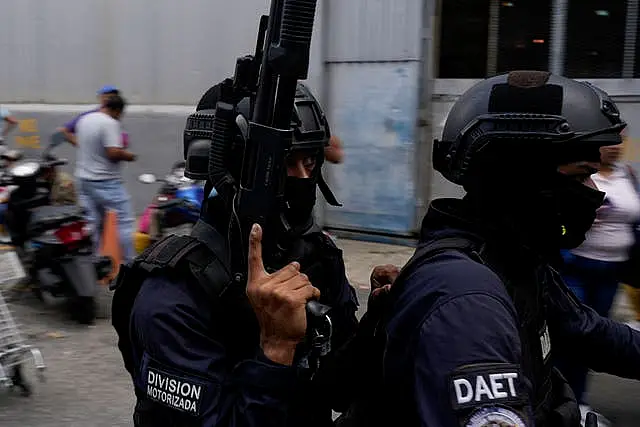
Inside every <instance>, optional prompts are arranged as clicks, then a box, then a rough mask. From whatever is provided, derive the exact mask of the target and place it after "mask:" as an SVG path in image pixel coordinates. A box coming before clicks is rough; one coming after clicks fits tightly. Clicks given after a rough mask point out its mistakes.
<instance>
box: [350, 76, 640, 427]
mask: <svg viewBox="0 0 640 427" xmlns="http://www.w3.org/2000/svg"><path fill="white" fill-rule="evenodd" d="M624 127H625V124H624V123H623V122H622V120H621V118H620V114H619V112H618V110H617V108H616V106H615V104H614V103H613V102H612V101H611V99H610V98H609V97H608V96H607V94H606V93H604V92H603V91H601V90H599V89H597V88H595V87H593V86H591V85H589V84H587V83H580V82H577V81H574V80H571V79H567V78H564V77H561V76H557V75H553V74H550V73H547V72H537V71H516V72H511V73H509V74H504V75H499V76H496V77H492V78H489V79H487V80H485V81H483V82H480V83H479V84H477V85H476V86H474V87H473V88H471V89H470V90H469V91H467V92H466V93H465V94H464V95H462V96H461V97H460V98H459V99H458V101H457V102H456V103H455V105H454V106H453V108H452V110H451V112H450V113H449V116H448V118H447V121H446V124H445V127H444V131H443V140H442V141H436V142H435V146H434V160H433V161H434V166H435V168H436V170H438V171H439V172H441V173H442V174H443V175H444V176H445V177H446V178H447V179H448V180H449V181H451V182H453V183H456V184H460V185H462V186H463V187H464V189H465V190H466V195H465V197H464V198H463V199H438V200H435V201H434V202H433V203H432V204H431V206H430V208H429V210H428V212H427V214H426V216H425V218H424V220H423V224H422V231H421V235H420V242H419V245H418V248H417V249H416V253H415V254H414V256H413V257H412V259H411V260H410V261H409V262H408V263H407V265H405V267H404V268H403V269H402V271H401V273H400V275H399V276H398V278H397V279H396V281H395V283H394V284H393V287H392V288H391V291H390V295H389V296H390V301H389V304H390V305H389V306H388V308H387V312H386V317H385V318H384V328H382V329H383V330H384V332H385V344H384V345H385V347H384V348H385V350H384V358H382V359H381V363H382V365H381V366H382V370H381V371H382V379H381V384H382V386H381V389H380V390H379V391H380V393H379V395H378V396H377V397H378V398H379V399H381V400H380V401H381V402H386V405H380V403H377V404H376V405H372V406H377V407H381V406H386V408H387V411H384V412H386V415H387V419H386V420H384V421H382V425H402V426H438V427H453V426H469V427H476V426H488V425H492V426H493V425H496V426H498V425H499V426H516V427H521V426H534V425H535V426H536V427H540V426H554V427H562V426H571V427H577V426H579V425H580V415H579V411H578V405H577V403H576V401H575V397H574V396H573V394H572V392H571V390H570V389H569V387H568V386H567V384H566V381H565V380H564V378H563V377H562V375H561V373H560V372H559V371H558V370H557V369H556V368H554V360H555V357H557V356H563V357H566V358H568V360H578V359H579V360H581V361H585V362H586V364H587V365H588V366H589V367H590V368H592V369H594V370H596V371H601V372H607V373H610V374H614V375H618V376H623V377H629V378H635V379H640V334H638V332H635V331H633V330H632V329H630V328H629V327H627V326H625V325H622V324H619V323H616V322H614V321H612V320H609V319H605V318H602V317H600V316H599V315H598V314H596V312H595V311H593V310H592V309H590V308H589V307H586V306H584V305H582V304H580V302H578V300H577V299H576V298H575V296H574V295H573V294H572V293H571V292H570V291H569V290H568V288H567V287H566V286H565V284H564V283H563V282H562V279H561V278H560V277H559V275H558V274H557V272H556V270H554V268H553V267H552V265H554V263H555V262H556V261H557V259H558V256H559V249H560V248H573V247H576V246H578V245H579V244H580V243H581V242H582V241H583V239H584V235H585V233H586V232H587V231H588V230H589V228H590V226H591V224H592V222H593V220H594V218H595V212H596V210H597V209H598V207H599V206H600V204H601V203H602V201H603V198H604V194H603V193H601V192H599V191H598V190H597V189H595V186H593V185H592V182H591V180H590V175H591V174H592V173H594V172H595V171H596V170H597V167H598V166H599V164H598V162H599V156H600V154H599V147H600V146H604V145H615V144H619V143H620V142H621V138H620V131H621V130H622V129H623V128H624ZM372 413H374V412H373V411H372ZM377 420H383V418H382V417H378V418H377ZM361 425H380V423H377V422H376V419H373V420H370V422H369V423H368V424H361Z"/></svg>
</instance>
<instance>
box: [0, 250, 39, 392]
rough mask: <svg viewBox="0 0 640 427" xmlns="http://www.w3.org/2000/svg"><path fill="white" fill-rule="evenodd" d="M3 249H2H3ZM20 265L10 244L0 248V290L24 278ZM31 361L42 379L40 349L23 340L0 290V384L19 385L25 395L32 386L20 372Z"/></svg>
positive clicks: (16, 386) (13, 386) (1, 385)
mask: <svg viewBox="0 0 640 427" xmlns="http://www.w3.org/2000/svg"><path fill="white" fill-rule="evenodd" d="M2 250H4V251H2ZM24 276H25V272H24V269H23V268H22V264H21V263H20V260H19V258H18V256H17V254H16V253H15V251H14V250H12V248H11V247H7V246H2V247H0V285H2V288H3V289H6V286H11V285H13V284H14V283H15V282H17V281H19V280H22V279H24ZM29 360H33V363H34V365H35V367H36V371H37V374H38V377H39V379H40V380H41V381H44V369H45V365H44V360H43V358H42V354H41V353H40V350H38V349H37V348H34V347H32V346H30V345H29V344H27V343H26V341H25V339H24V338H23V337H22V335H21V334H20V330H19V328H18V326H17V325H16V323H15V321H14V320H13V316H12V314H11V312H10V311H9V306H8V305H7V303H6V301H5V299H4V297H3V296H2V292H1V290H0V387H6V388H19V389H21V391H22V394H23V395H24V396H29V395H30V394H31V387H30V385H29V384H28V383H27V381H25V379H24V376H23V374H22V365H23V364H24V363H26V362H28V361H29Z"/></svg>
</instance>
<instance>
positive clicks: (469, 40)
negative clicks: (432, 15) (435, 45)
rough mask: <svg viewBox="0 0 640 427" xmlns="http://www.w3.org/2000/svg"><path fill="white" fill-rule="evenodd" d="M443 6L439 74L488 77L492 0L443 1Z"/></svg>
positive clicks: (450, 77) (449, 76) (455, 76)
mask: <svg viewBox="0 0 640 427" xmlns="http://www.w3.org/2000/svg"><path fill="white" fill-rule="evenodd" d="M441 5H442V6H441V15H440V16H441V20H440V28H441V31H440V43H439V45H440V55H439V56H440V61H439V70H438V71H439V72H438V77H440V78H445V79H464V78H473V79H477V78H483V77H485V76H486V74H487V37H488V31H489V0H442V1H441Z"/></svg>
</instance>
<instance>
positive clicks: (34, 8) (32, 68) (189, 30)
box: [0, 0, 320, 105]
mask: <svg viewBox="0 0 640 427" xmlns="http://www.w3.org/2000/svg"><path fill="white" fill-rule="evenodd" d="M269 4H270V1H269V0H237V1H228V0H183V1H176V0H133V1H132V0H2V12H1V13H0V57H1V58H2V67H0V102H4V103H13V102H24V103H58V104H72V103H87V102H93V101H94V99H95V92H96V90H97V89H98V88H99V87H101V86H102V85H104V84H114V85H117V86H119V87H120V88H122V90H123V91H124V93H125V95H126V97H127V98H128V100H129V101H130V102H131V103H134V104H186V105H192V104H194V103H195V102H197V99H198V98H199V97H200V96H201V95H202V93H203V92H204V91H205V90H206V89H208V88H209V87H210V86H211V85H212V84H214V83H216V82H218V81H220V80H222V79H223V78H225V77H227V76H230V75H231V74H232V73H233V71H234V67H235V59H236V58H237V57H238V56H241V55H245V54H251V53H253V51H254V50H255V45H256V37H257V30H258V22H259V17H260V15H261V14H267V13H268V12H269ZM316 40H320V37H315V39H314V52H312V55H315V56H318V55H319V54H320V52H319V51H317V49H316V46H315V44H316V42H315V41H316ZM316 51H317V52H316ZM312 62H313V63H315V65H314V66H312V68H315V69H316V70H318V69H319V68H320V64H319V62H318V60H313V61H312ZM312 72H313V71H312ZM316 72H317V71H316Z"/></svg>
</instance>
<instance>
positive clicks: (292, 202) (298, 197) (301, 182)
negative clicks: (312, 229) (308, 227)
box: [284, 176, 316, 227]
mask: <svg viewBox="0 0 640 427" xmlns="http://www.w3.org/2000/svg"><path fill="white" fill-rule="evenodd" d="M284 194H285V198H286V200H287V205H288V207H287V209H286V211H285V217H286V219H287V221H289V224H290V225H291V226H292V227H298V226H302V225H304V224H306V223H307V222H308V221H309V218H310V217H311V215H312V213H313V207H314V205H315V204H316V180H315V179H313V178H297V177H293V176H289V177H287V180H286V183H285V190H284Z"/></svg>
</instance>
